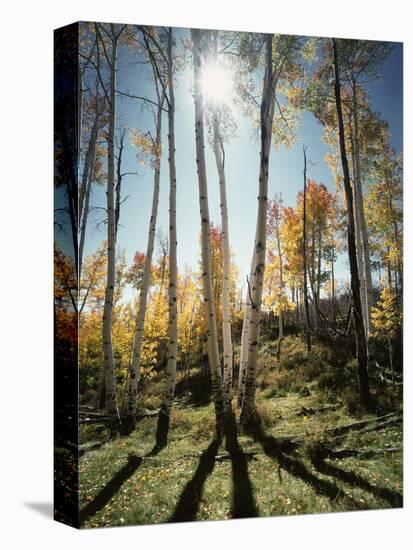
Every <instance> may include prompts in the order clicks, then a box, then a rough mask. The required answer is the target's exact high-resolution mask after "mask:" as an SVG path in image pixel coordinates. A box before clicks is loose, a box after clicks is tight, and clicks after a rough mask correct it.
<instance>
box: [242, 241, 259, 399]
mask: <svg viewBox="0 0 413 550" xmlns="http://www.w3.org/2000/svg"><path fill="white" fill-rule="evenodd" d="M254 260H255V248H254V251H253V254H252V258H251V266H250V273H249V279H248V281H247V291H246V294H245V304H244V318H243V322H242V333H241V351H240V361H239V377H238V405H239V406H240V407H241V405H242V400H243V399H244V391H245V377H246V373H247V357H248V341H249V329H250V322H251V315H250V313H251V301H250V289H249V282H250V281H252V279H253V270H254Z"/></svg>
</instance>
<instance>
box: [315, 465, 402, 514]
mask: <svg viewBox="0 0 413 550" xmlns="http://www.w3.org/2000/svg"><path fill="white" fill-rule="evenodd" d="M312 463H313V465H314V467H315V468H317V470H318V471H319V472H321V473H322V474H326V475H328V476H332V477H335V478H336V479H339V480H341V481H344V482H345V483H348V484H349V485H353V486H354V487H359V488H360V489H363V491H367V492H369V493H371V494H372V495H374V496H375V497H377V498H380V499H382V500H384V501H386V502H388V503H389V504H390V506H391V507H392V508H402V507H403V497H402V496H401V495H400V494H399V493H398V492H397V491H392V490H391V489H388V488H387V487H376V486H375V485H372V484H371V483H370V482H369V481H367V480H366V479H364V478H363V477H361V476H360V475H359V474H356V473H354V472H349V471H346V470H343V469H342V468H339V467H338V466H335V465H333V464H329V463H327V462H325V461H324V460H323V459H322V458H315V457H313V458H312Z"/></svg>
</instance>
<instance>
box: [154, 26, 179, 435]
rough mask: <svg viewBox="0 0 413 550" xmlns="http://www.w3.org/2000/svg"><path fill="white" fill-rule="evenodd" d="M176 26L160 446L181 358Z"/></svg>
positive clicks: (170, 89)
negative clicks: (164, 387)
mask: <svg viewBox="0 0 413 550" xmlns="http://www.w3.org/2000/svg"><path fill="white" fill-rule="evenodd" d="M172 40H173V36H172V27H170V28H169V32H168V154H169V159H168V161H169V286H168V301H169V317H168V361H167V364H166V389H165V395H164V398H163V402H162V406H161V410H160V413H159V419H158V435H157V437H158V443H159V442H160V443H161V444H164V443H166V438H167V434H168V431H169V418H170V415H171V410H172V405H173V401H174V397H175V385H176V362H177V355H178V296H177V291H178V267H177V245H178V243H177V234H176V164H175V91H174V82H173V58H172Z"/></svg>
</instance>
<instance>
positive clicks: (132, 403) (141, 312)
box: [126, 95, 164, 417]
mask: <svg viewBox="0 0 413 550" xmlns="http://www.w3.org/2000/svg"><path fill="white" fill-rule="evenodd" d="M163 103H164V95H163V96H162V99H161V101H160V103H159V105H158V108H157V113H156V136H155V155H156V158H155V169H154V182H153V195H152V210H151V218H150V221H149V233H148V243H147V247H146V256H145V265H144V268H143V275H142V286H141V290H140V293H139V303H138V316H137V323H136V331H135V338H134V344H133V355H132V361H131V365H130V375H129V388H128V398H127V406H126V413H127V415H128V416H132V417H134V416H135V415H136V397H137V394H138V382H139V372H140V366H141V353H142V340H143V333H144V328H145V314H146V304H147V299H148V292H149V282H150V277H151V269H152V257H153V250H154V246H155V234H156V222H157V218H158V205H159V188H160V177H161V158H160V153H159V152H160V146H161V139H162V110H163Z"/></svg>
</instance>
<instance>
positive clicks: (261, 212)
mask: <svg viewBox="0 0 413 550" xmlns="http://www.w3.org/2000/svg"><path fill="white" fill-rule="evenodd" d="M265 55H266V62H265V77H264V86H263V95H262V102H261V154H260V175H259V188H258V213H257V228H256V234H255V243H254V247H255V255H254V258H255V260H254V277H253V284H252V288H251V302H252V303H251V308H250V309H251V322H250V330H249V345H248V358H247V373H246V379H245V392H244V399H243V402H242V408H241V418H240V420H241V422H242V423H243V424H247V423H248V422H250V421H251V420H252V419H253V416H254V413H255V387H256V369H257V356H258V340H259V325H260V314H261V301H262V289H263V281H264V270H265V256H266V239H267V203H268V171H269V155H270V148H271V135H272V124H273V118H274V102H275V92H274V84H273V67H272V35H267V37H266V54H265Z"/></svg>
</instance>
